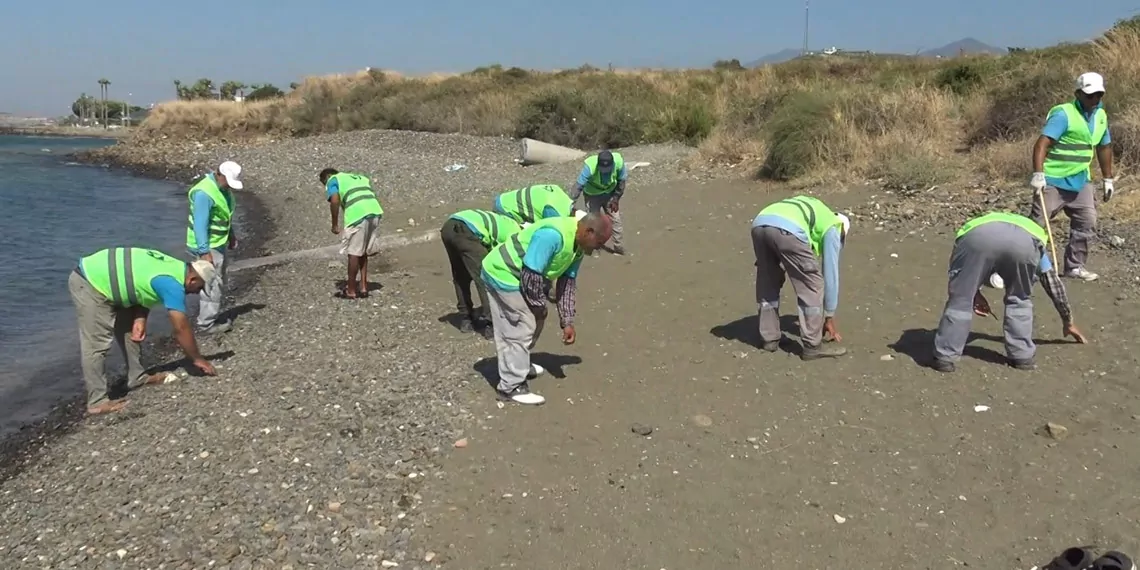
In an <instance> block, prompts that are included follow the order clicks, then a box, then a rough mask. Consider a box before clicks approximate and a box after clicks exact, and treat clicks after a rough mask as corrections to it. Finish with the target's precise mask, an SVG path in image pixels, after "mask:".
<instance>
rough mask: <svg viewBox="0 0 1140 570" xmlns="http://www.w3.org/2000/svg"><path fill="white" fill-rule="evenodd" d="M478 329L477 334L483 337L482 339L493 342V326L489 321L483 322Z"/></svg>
mask: <svg viewBox="0 0 1140 570" xmlns="http://www.w3.org/2000/svg"><path fill="white" fill-rule="evenodd" d="M478 328H479V334H481V335H483V338H485V339H487V340H495V326H494V325H492V324H491V321H483V322H482V323H480V326H479V327H478Z"/></svg>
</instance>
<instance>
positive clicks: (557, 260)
mask: <svg viewBox="0 0 1140 570" xmlns="http://www.w3.org/2000/svg"><path fill="white" fill-rule="evenodd" d="M542 228H554V229H555V230H558V232H559V233H561V234H562V248H561V249H559V250H558V252H557V253H555V254H554V257H553V258H551V260H550V264H549V265H548V266H547V267H546V271H544V272H543V274H542V276H543V277H546V278H547V279H549V280H550V281H554V280H556V279H558V278H559V277H561V276H562V274H563V273H566V270H567V269H570V266H571V265H574V262H575V261H577V260H579V259H581V258H582V250H581V249H579V248H578V247H577V245H576V244H575V241H574V236H575V234H577V233H578V220H577V219H575V218H571V217H561V218H547V219H545V220H539V221H538V222H535V223H534V224H531V225H529V226H527V227H526V228H525V229H523V230H522V231H520V232H518V233H516V234H514V235H512V236H511V237H510V238H508V239H507V241H505V242H504V243H502V244H500V245H499V246H498V247H496V248H495V249H492V250H491V251H490V253H488V254H487V257H484V258H483V271H486V272H487V274H488V275H490V276H491V277H493V278H494V279H495V280H496V281H498V282H500V283H504V284H506V285H513V286H516V287H518V286H521V284H522V270H523V258H524V257H526V248H527V247H528V246H530V240H531V238H533V237H534V232H537V231H538V230H540V229H542Z"/></svg>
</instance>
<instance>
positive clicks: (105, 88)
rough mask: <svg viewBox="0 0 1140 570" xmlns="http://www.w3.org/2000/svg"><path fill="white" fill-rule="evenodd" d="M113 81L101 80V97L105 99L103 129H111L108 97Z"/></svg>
mask: <svg viewBox="0 0 1140 570" xmlns="http://www.w3.org/2000/svg"><path fill="white" fill-rule="evenodd" d="M110 87H111V81H110V80H109V79H100V80H99V95H100V96H101V97H102V98H103V129H104V130H106V129H109V128H110V127H109V126H108V125H107V95H108V92H109V91H110V90H111V89H110Z"/></svg>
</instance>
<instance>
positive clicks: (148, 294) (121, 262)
mask: <svg viewBox="0 0 1140 570" xmlns="http://www.w3.org/2000/svg"><path fill="white" fill-rule="evenodd" d="M79 263H80V266H82V268H83V275H84V277H85V278H86V279H87V282H88V283H90V284H91V286H92V287H94V288H95V290H96V291H98V292H99V293H101V294H102V295H103V296H104V297H106V298H108V299H110V300H111V303H112V304H113V305H114V306H116V307H120V308H126V307H136V306H142V307H147V308H150V307H152V306H154V305H156V304H158V302H159V297H158V293H157V292H155V290H154V288H153V287H151V284H150V281H151V280H152V279H154V278H155V277H158V276H162V275H166V276H170V277H173V278H174V279H176V280H177V281H178V282H179V283H182V282H183V281H184V280H185V278H186V262H185V261H182V260H180V259H177V258H174V257H171V256H168V255H166V254H164V253H162V252H160V251H157V250H153V249H141V248H134V247H115V248H110V249H105V250H102V251H97V252H95V253H93V254H91V255H89V256H87V257H84V258H83V259H81V260H80V261H79ZM136 272H138V273H139V274H140V275H142V276H143V279H142V280H141V281H137V280H136V279H135V274H136Z"/></svg>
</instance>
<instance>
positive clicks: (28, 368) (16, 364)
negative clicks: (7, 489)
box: [0, 135, 193, 436]
mask: <svg viewBox="0 0 1140 570" xmlns="http://www.w3.org/2000/svg"><path fill="white" fill-rule="evenodd" d="M110 143H111V141H108V140H104V139H84V138H53V137H25V136H7V135H0V233H2V234H3V236H2V238H0V239H3V242H4V246H3V247H0V436H3V434H5V433H8V432H9V431H10V430H12V429H14V428H16V427H18V426H20V425H23V424H25V423H27V422H30V421H34V420H36V419H38V418H40V417H42V416H43V415H44V414H46V413H47V412H48V411H49V410H50V409H51V407H52V406H53V405H54V404H56V403H58V402H59V401H60V400H61V399H64V398H73V397H77V396H79V395H81V394H82V393H83V380H82V377H81V376H80V375H79V372H78V370H79V369H78V366H79V339H78V336H77V335H78V333H77V332H76V326H75V313H74V310H73V308H72V305H71V299H70V297H69V296H68V293H67V278H68V274H69V272H70V271H71V270H72V269H73V268H74V267H75V265H76V262H77V261H78V259H79V258H80V257H82V256H84V255H87V254H89V253H93V252H95V251H98V250H99V249H102V248H105V247H110V246H119V245H133V246H141V247H150V248H155V249H159V250H162V251H165V252H166V253H169V254H171V255H175V256H178V257H182V258H185V257H186V255H187V254H186V253H185V247H184V245H183V243H184V240H185V234H186V208H187V205H186V194H185V192H186V188H185V187H184V186H182V185H179V184H172V183H167V182H157V181H153V180H147V179H143V178H135V177H131V176H127V175H124V174H120V173H117V172H111V171H109V170H107V169H104V168H100V167H93V166H84V165H80V164H76V163H74V162H69V161H68V160H67V158H66V155H67V154H68V153H71V152H74V151H77V150H82V149H90V148H96V147H99V146H104V145H107V144H110ZM191 301H193V299H191ZM150 325H151V327H154V328H152V330H151V332H153V333H156V334H160V333H162V332H163V331H169V321H168V320H167V318H166V316H165V312H164V311H154V312H152V317H151V322H150ZM110 357H111V358H110V360H111V362H112V363H113V364H114V365H115V367H116V370H118V369H120V367H121V363H122V359H121V358H120V357H119V356H118V351H117V349H116V348H112V349H111V352H110Z"/></svg>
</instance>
